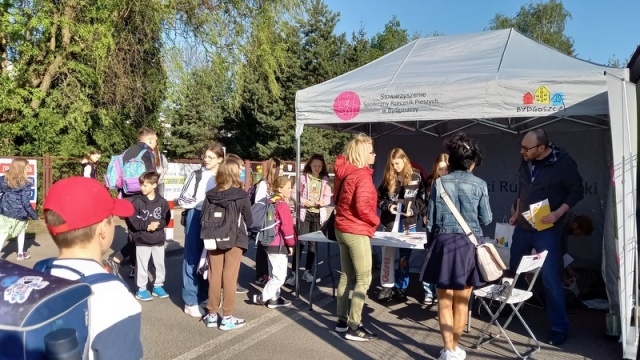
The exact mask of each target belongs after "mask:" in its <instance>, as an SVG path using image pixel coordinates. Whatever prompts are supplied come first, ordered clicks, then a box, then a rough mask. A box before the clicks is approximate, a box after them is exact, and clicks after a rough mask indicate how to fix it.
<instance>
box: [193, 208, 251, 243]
mask: <svg viewBox="0 0 640 360" xmlns="http://www.w3.org/2000/svg"><path fill="white" fill-rule="evenodd" d="M241 223H242V219H241V217H240V214H239V211H238V207H237V205H236V202H235V201H234V200H228V201H225V202H216V203H212V202H210V201H208V200H206V201H205V202H204V204H203V206H202V214H201V215H200V224H201V225H202V228H201V230H200V238H201V239H202V240H203V241H204V243H205V248H206V249H207V250H215V249H218V250H227V249H231V248H232V247H234V246H235V243H236V239H237V235H238V228H239V227H240V225H241Z"/></svg>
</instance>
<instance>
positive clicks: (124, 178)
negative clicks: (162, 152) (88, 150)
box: [104, 149, 149, 194]
mask: <svg viewBox="0 0 640 360" xmlns="http://www.w3.org/2000/svg"><path fill="white" fill-rule="evenodd" d="M147 151H149V150H147V149H144V150H142V151H140V153H139V154H138V156H136V157H135V158H133V159H131V160H128V161H126V162H125V161H124V152H123V153H122V154H119V155H114V156H112V157H111V160H110V161H109V166H107V173H106V174H105V175H104V183H105V185H106V186H107V187H108V188H109V189H112V190H120V189H122V190H123V191H124V193H125V194H136V193H139V192H140V180H139V178H140V175H142V174H144V173H145V172H146V171H147V166H146V165H145V164H144V161H143V160H142V156H143V155H144V154H145V152H147ZM125 152H126V151H125Z"/></svg>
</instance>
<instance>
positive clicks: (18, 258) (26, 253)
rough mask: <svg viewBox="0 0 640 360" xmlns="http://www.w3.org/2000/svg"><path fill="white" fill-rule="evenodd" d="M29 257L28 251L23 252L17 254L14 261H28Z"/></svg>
mask: <svg viewBox="0 0 640 360" xmlns="http://www.w3.org/2000/svg"><path fill="white" fill-rule="evenodd" d="M30 257H31V253H29V252H28V251H25V252H23V253H22V254H18V256H17V257H16V260H18V261H22V260H24V259H29V258H30Z"/></svg>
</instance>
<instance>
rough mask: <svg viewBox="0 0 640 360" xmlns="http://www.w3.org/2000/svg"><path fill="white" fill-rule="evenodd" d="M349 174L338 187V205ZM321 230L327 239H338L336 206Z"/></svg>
mask: <svg viewBox="0 0 640 360" xmlns="http://www.w3.org/2000/svg"><path fill="white" fill-rule="evenodd" d="M348 177H349V176H348V175H347V176H345V178H344V179H342V182H341V183H340V187H339V188H338V192H337V193H336V201H335V205H338V199H339V198H340V191H341V190H342V184H344V181H345V180H347V178H348ZM320 231H322V234H324V237H326V238H327V240H331V241H337V240H338V239H337V238H336V208H335V207H334V208H333V211H331V215H329V218H328V219H327V221H325V222H324V224H322V227H321V228H320Z"/></svg>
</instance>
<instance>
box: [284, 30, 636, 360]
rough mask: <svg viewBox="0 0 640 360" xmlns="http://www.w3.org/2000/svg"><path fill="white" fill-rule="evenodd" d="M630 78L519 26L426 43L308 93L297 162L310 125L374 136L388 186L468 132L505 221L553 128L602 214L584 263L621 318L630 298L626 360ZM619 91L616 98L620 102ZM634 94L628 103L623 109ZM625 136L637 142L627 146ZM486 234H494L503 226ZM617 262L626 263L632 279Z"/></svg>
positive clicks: (596, 214) (630, 257)
mask: <svg viewBox="0 0 640 360" xmlns="http://www.w3.org/2000/svg"><path fill="white" fill-rule="evenodd" d="M605 73H607V74H610V75H611V76H609V77H610V78H611V79H615V80H610V83H611V84H610V85H609V86H615V87H616V89H617V90H614V91H612V90H610V89H609V88H608V85H607V76H605ZM628 77H629V75H628V72H627V71H626V69H617V68H609V67H605V66H601V65H597V64H593V63H590V62H586V61H582V60H579V59H576V58H573V57H570V56H567V55H564V54H562V53H560V52H558V51H556V50H554V49H552V48H549V47H547V46H546V45H543V44H540V43H538V42H536V41H534V40H532V39H529V38H527V37H526V36H524V35H522V34H520V33H519V32H517V31H516V30H513V29H508V30H496V31H487V32H482V33H475V34H468V35H456V36H441V37H431V38H423V39H418V40H415V41H413V42H411V43H409V44H407V45H406V46H403V47H401V48H399V49H397V50H396V51H394V52H392V53H390V54H387V55H385V56H384V57H382V58H380V59H377V60H375V61H373V62H371V63H369V64H367V65H364V66H362V67H360V68H358V69H355V70H353V71H351V72H349V73H346V74H344V75H341V76H339V77H336V78H334V79H331V80H328V81H326V82H324V83H322V84H318V85H315V86H312V87H309V88H307V89H304V90H301V91H298V93H297V94H296V138H297V141H298V159H297V160H298V162H299V161H300V136H301V135H302V131H303V129H304V126H305V125H310V126H315V127H323V128H330V129H334V130H337V131H351V132H364V133H367V134H369V135H371V136H372V137H374V139H375V149H376V153H378V154H380V155H379V157H378V160H377V161H376V164H375V168H376V170H377V171H376V172H375V174H376V175H374V176H375V177H376V180H378V181H376V183H379V179H380V177H381V172H382V171H381V170H382V169H383V167H384V165H385V161H386V154H388V153H389V151H390V150H391V149H392V148H394V147H401V148H403V149H404V150H405V152H407V154H408V155H409V157H410V159H411V160H412V161H414V162H418V163H420V164H421V165H422V166H423V167H424V168H430V167H431V166H430V165H431V163H432V161H433V159H434V158H435V156H436V155H437V154H438V153H440V152H442V151H443V149H442V140H443V138H446V137H447V136H448V135H451V134H453V133H455V132H457V131H460V130H464V131H465V132H467V133H468V134H470V135H471V136H472V137H474V138H475V139H477V140H478V141H479V143H480V145H481V147H482V148H483V149H484V152H485V161H484V163H483V165H482V166H481V167H480V168H478V169H477V170H476V171H475V173H476V174H477V175H478V176H480V177H481V178H483V179H485V180H486V181H487V184H488V186H489V192H490V199H491V206H492V210H493V212H494V218H495V219H496V221H501V219H502V217H503V216H508V215H509V208H510V207H511V204H512V203H513V201H514V199H515V197H516V194H517V185H516V184H517V182H516V178H515V177H516V171H517V169H518V166H519V164H520V161H521V158H520V155H519V149H520V148H519V141H520V140H521V137H522V135H523V134H524V133H525V132H527V131H529V130H531V129H534V128H538V127H544V128H545V130H546V131H547V132H548V133H549V134H550V137H551V139H552V141H554V142H555V143H557V144H558V145H559V146H561V147H563V148H565V149H566V150H567V151H568V152H569V153H570V154H571V155H572V157H574V159H576V161H577V162H578V166H579V168H580V171H581V174H582V175H583V178H584V180H585V199H584V200H583V201H582V202H581V203H580V204H579V205H578V206H577V207H576V209H575V211H576V212H577V213H582V214H588V215H590V216H591V217H592V218H593V219H594V223H595V225H596V231H595V233H594V234H593V236H592V239H591V240H589V241H588V242H587V243H581V244H579V245H576V246H574V248H575V250H576V251H577V252H578V254H582V256H581V259H578V258H580V256H578V257H577V259H578V260H581V261H582V262H583V264H585V265H587V266H592V267H599V266H600V265H601V264H605V265H606V266H603V267H604V268H605V269H607V270H606V272H607V275H606V282H607V286H608V289H609V298H610V302H611V307H612V311H613V312H616V313H617V312H618V311H620V309H619V308H618V303H619V301H618V297H617V295H618V294H619V295H620V299H622V301H621V302H620V304H621V305H622V307H621V308H622V309H623V310H622V311H620V315H621V317H622V324H623V334H622V340H623V344H624V349H625V351H624V355H625V358H635V351H636V350H635V348H636V347H637V346H636V345H637V339H638V338H637V331H635V330H636V329H637V328H636V327H633V328H632V327H631V326H630V318H631V315H632V314H631V311H632V310H631V309H632V308H633V304H632V301H631V297H632V296H635V292H634V291H633V289H637V280H635V279H636V276H635V274H636V272H635V268H636V267H634V266H633V265H634V264H635V262H636V258H635V254H636V250H635V249H636V232H637V231H636V226H635V203H634V204H633V206H631V205H630V204H626V203H625V201H631V200H630V199H628V197H627V195H628V194H631V193H633V194H635V193H636V183H635V167H636V164H637V144H636V143H637V139H636V130H635V129H636V120H637V119H636V111H635V98H636V96H635V86H634V85H633V84H630V83H628ZM612 84H615V85H612ZM614 92H615V95H614V96H615V98H616V101H612V100H611V97H612V94H613V93H614ZM622 94H626V95H625V96H626V98H628V101H622V98H623V97H622ZM617 99H621V100H620V101H619V102H618V101H617ZM614 102H615V103H614ZM611 107H616V109H615V110H614V109H611V110H610V108H611ZM629 109H631V111H629ZM619 134H630V135H629V136H626V135H625V136H626V137H625V140H624V141H621V140H622V139H619V138H618V136H620V135H619ZM611 169H613V172H614V173H613V175H614V177H615V178H616V179H617V178H620V179H625V180H627V181H625V182H623V183H624V184H625V187H624V189H622V188H620V189H619V188H616V191H615V192H613V191H610V190H611V189H610V184H611V174H612V170H611ZM298 175H299V174H298ZM297 178H299V176H298V177H297ZM632 178H633V181H630V180H631V179H632ZM619 191H623V192H619ZM610 194H611V199H612V201H611V202H609V203H608V201H607V199H608V197H609V195H610ZM631 198H633V199H634V201H635V196H633V197H631ZM629 211H632V212H633V216H631V213H630V212H629ZM616 215H617V217H616ZM632 218H633V221H631V220H630V219H632ZM623 219H624V220H625V221H624V222H623ZM606 221H608V222H607V224H608V227H609V229H610V231H608V232H607V226H605V225H606V224H605V222H606ZM485 230H486V233H487V234H486V235H492V232H493V226H490V227H489V228H488V229H485ZM603 234H607V236H606V237H604V236H603ZM603 237H604V241H603ZM616 238H617V240H618V241H617V242H616V241H615V240H616ZM603 244H605V245H606V244H609V245H610V244H613V245H614V246H613V247H612V248H610V250H612V251H615V252H616V254H615V255H617V258H616V256H610V257H608V258H607V260H605V261H604V262H603V261H602V260H601V259H602V254H603ZM613 249H615V250H613ZM570 250H571V247H570ZM624 254H626V257H625V256H621V255H624ZM617 259H624V261H625V262H626V263H627V267H626V268H625V269H626V270H623V269H622V268H621V266H622V265H621V264H620V263H616V262H617V261H618V260H617ZM629 266H630V267H629ZM629 269H630V271H629ZM621 276H622V278H623V279H625V281H623V282H624V283H625V284H627V283H628V282H627V281H626V279H628V278H630V279H631V281H632V282H631V283H628V286H618V284H617V280H618V279H620V277H621ZM634 284H635V287H634ZM631 352H633V356H632V357H631Z"/></svg>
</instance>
